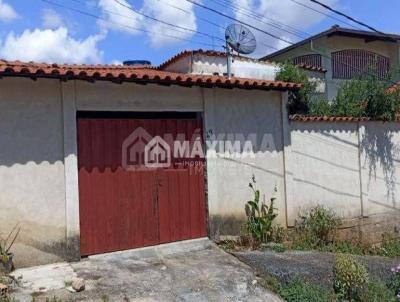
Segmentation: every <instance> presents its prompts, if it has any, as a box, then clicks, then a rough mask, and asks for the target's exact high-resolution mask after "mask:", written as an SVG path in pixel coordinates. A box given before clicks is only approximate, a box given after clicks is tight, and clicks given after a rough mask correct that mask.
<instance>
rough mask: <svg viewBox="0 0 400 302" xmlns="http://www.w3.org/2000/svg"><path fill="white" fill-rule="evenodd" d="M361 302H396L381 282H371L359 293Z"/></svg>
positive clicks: (391, 293)
mask: <svg viewBox="0 0 400 302" xmlns="http://www.w3.org/2000/svg"><path fill="white" fill-rule="evenodd" d="M360 301H362V302H396V301H397V300H396V298H395V295H394V294H393V292H392V291H391V290H390V289H389V288H388V287H387V286H386V284H385V283H384V282H382V281H381V280H373V281H371V282H369V283H368V286H367V288H366V289H365V290H364V291H362V292H361V294H360Z"/></svg>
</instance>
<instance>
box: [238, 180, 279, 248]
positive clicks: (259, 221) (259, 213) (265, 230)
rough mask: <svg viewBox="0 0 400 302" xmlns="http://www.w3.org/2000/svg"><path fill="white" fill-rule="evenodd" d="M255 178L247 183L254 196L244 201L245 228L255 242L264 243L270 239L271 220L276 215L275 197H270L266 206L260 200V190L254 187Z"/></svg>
mask: <svg viewBox="0 0 400 302" xmlns="http://www.w3.org/2000/svg"><path fill="white" fill-rule="evenodd" d="M255 183H256V181H255V179H254V177H253V180H252V182H251V183H249V187H250V188H251V189H252V191H253V194H254V198H253V200H250V201H248V202H247V203H246V206H245V210H246V216H247V223H246V229H247V231H248V232H249V234H250V235H251V237H252V239H253V240H254V241H255V243H258V244H260V243H265V242H268V241H269V240H271V235H272V222H273V221H274V219H275V218H276V216H278V215H277V214H276V213H275V210H276V209H275V208H274V202H275V198H271V199H270V204H269V206H267V205H266V204H265V202H264V201H260V191H259V190H257V189H255V187H254V186H255Z"/></svg>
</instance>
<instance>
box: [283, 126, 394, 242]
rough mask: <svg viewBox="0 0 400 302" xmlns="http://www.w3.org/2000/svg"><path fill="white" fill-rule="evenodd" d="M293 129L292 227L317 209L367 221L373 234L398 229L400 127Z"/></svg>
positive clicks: (289, 202) (289, 203)
mask: <svg viewBox="0 0 400 302" xmlns="http://www.w3.org/2000/svg"><path fill="white" fill-rule="evenodd" d="M290 129H291V149H290V152H288V154H285V156H286V165H287V170H288V171H290V173H291V174H292V175H293V186H292V188H290V189H291V190H290V195H288V196H287V207H288V222H289V225H293V223H294V220H295V219H296V216H297V213H298V211H299V209H307V208H310V207H311V206H314V205H316V204H318V203H319V204H323V205H325V206H328V207H330V208H332V209H334V210H335V211H336V212H337V213H338V214H339V215H340V216H341V217H342V218H345V219H347V220H348V219H356V218H364V220H365V221H364V222H363V224H364V225H369V224H371V225H372V227H371V229H368V232H371V233H374V232H378V230H379V231H383V230H385V225H388V226H389V228H390V227H391V228H393V227H397V228H400V181H399V178H400V124H399V123H382V122H367V123H362V124H358V123H341V122H313V123H301V122H292V123H291V124H290ZM289 157H290V158H289ZM371 221H372V222H371ZM387 230H388V229H387ZM391 230H392V231H393V229H391ZM368 236H369V237H372V234H370V235H368ZM375 237H376V236H375ZM374 240H379V237H377V238H375V239H374Z"/></svg>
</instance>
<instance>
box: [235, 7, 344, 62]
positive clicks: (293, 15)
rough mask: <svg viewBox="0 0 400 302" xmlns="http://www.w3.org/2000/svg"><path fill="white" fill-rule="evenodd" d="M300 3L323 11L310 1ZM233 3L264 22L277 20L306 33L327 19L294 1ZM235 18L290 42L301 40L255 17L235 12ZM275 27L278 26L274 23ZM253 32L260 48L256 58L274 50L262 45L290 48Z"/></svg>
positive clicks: (278, 41)
mask: <svg viewBox="0 0 400 302" xmlns="http://www.w3.org/2000/svg"><path fill="white" fill-rule="evenodd" d="M297 1H298V2H300V3H303V4H306V5H307V6H311V7H314V8H317V9H321V8H319V7H318V6H316V4H313V3H311V2H310V1H306V0H297ZM337 2H338V0H326V1H325V2H324V3H326V4H327V5H335V4H337ZM233 3H234V4H236V5H237V6H240V7H243V8H246V9H248V10H251V11H252V12H256V13H257V14H259V15H262V16H264V19H263V21H264V22H271V20H270V19H269V18H272V19H274V20H277V21H279V22H281V23H284V24H285V25H288V26H291V27H294V28H296V29H298V30H301V31H306V30H307V28H309V27H310V26H312V25H314V24H317V23H318V22H320V21H322V20H323V19H325V18H326V16H324V15H322V14H319V13H317V12H314V11H312V10H310V9H308V8H306V7H303V6H301V5H299V4H296V3H294V2H292V1H286V0H285V1H283V0H233ZM235 17H236V18H238V19H240V20H241V21H243V22H247V23H249V24H251V25H253V26H256V27H258V28H262V29H264V30H266V31H269V32H271V33H273V34H276V35H278V36H279V37H281V38H282V39H285V40H289V41H292V42H296V41H298V40H300V38H299V37H296V36H294V35H292V34H290V33H287V32H285V31H282V30H279V29H275V28H272V27H270V26H268V25H265V24H264V23H262V22H260V21H257V20H255V18H254V17H249V16H244V15H243V14H241V13H239V12H237V11H236V12H235ZM274 24H275V25H278V24H277V23H276V22H274ZM252 32H253V33H254V34H255V35H256V38H257V40H258V42H259V43H258V48H257V50H256V52H255V53H254V55H255V56H261V55H266V54H267V53H269V52H272V51H274V50H272V49H269V48H267V47H266V46H264V45H262V43H264V44H267V45H271V46H273V47H277V48H282V47H285V46H288V44H287V43H285V42H283V41H280V40H277V39H275V38H272V37H268V36H267V35H265V34H263V33H261V32H258V31H255V30H252Z"/></svg>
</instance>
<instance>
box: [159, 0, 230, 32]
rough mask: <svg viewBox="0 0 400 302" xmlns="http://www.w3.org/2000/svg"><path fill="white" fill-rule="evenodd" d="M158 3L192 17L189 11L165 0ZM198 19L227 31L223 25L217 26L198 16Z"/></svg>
mask: <svg viewBox="0 0 400 302" xmlns="http://www.w3.org/2000/svg"><path fill="white" fill-rule="evenodd" d="M157 1H158V2H160V3H163V4H164V5H166V6H169V7H172V8H174V9H177V10H179V11H181V12H184V13H185V14H187V15H192V12H190V11H188V10H185V9H183V8H181V7H178V6H175V5H173V4H171V3H168V2H166V1H163V0H157ZM196 19H198V20H201V21H203V22H205V23H208V24H211V25H213V26H215V27H218V28H220V29H223V30H225V27H223V26H221V25H219V24H217V23H215V22H212V21H210V20H208V19H206V18H203V17H200V16H196Z"/></svg>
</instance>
